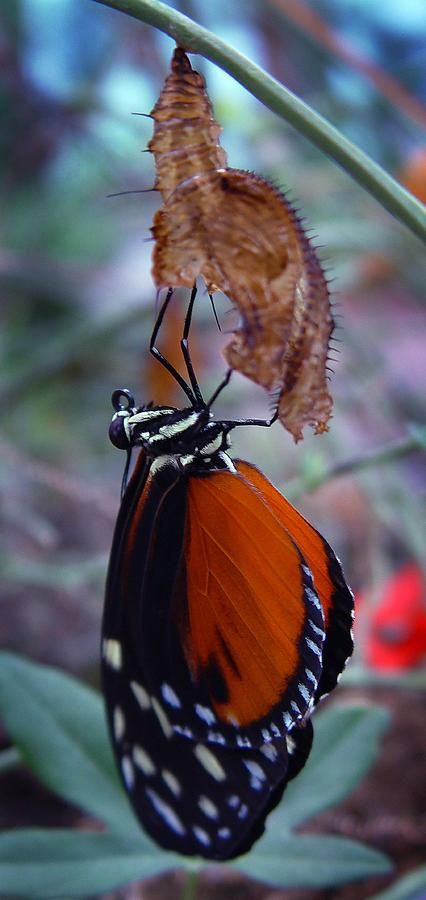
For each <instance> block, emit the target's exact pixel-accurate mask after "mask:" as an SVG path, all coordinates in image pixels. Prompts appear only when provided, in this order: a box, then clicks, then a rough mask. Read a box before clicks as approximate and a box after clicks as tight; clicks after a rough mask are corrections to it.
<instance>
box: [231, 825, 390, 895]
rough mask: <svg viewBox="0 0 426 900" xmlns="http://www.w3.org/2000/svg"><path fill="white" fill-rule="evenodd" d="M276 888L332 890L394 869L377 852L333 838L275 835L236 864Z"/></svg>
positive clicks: (247, 873)
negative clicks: (279, 837) (333, 886)
mask: <svg viewBox="0 0 426 900" xmlns="http://www.w3.org/2000/svg"><path fill="white" fill-rule="evenodd" d="M233 865H235V866H236V868H237V869H239V870H240V871H242V872H244V873H245V874H246V875H250V876H251V877H252V878H257V879H259V881H264V882H266V883H267V884H271V885H274V886H275V887H314V888H320V887H331V886H332V885H335V884H344V883H345V882H348V881H357V880H358V879H361V878H372V877H373V876H376V875H385V874H386V873H387V872H389V871H390V869H391V868H392V865H391V863H390V861H389V859H388V858H387V857H386V856H384V854H383V853H379V852H378V850H372V849H371V848H370V847H366V846H364V844H359V843H358V842H357V841H350V840H347V839H346V838H341V837H334V835H326V836H321V837H320V836H318V837H317V836H314V835H312V836H311V835H289V836H287V837H285V838H283V839H282V840H279V839H278V836H277V835H275V837H274V840H270V841H269V842H268V844H267V845H266V843H265V841H260V842H259V844H258V845H257V846H256V847H255V849H254V850H253V851H252V852H251V854H250V855H248V856H246V857H242V859H241V860H240V861H238V862H237V863H235V864H233Z"/></svg>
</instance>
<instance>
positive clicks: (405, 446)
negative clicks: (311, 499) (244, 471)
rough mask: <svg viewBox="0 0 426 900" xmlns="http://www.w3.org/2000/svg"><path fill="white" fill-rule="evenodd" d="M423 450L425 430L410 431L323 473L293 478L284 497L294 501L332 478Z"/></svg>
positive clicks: (425, 446) (383, 463) (425, 444)
mask: <svg viewBox="0 0 426 900" xmlns="http://www.w3.org/2000/svg"><path fill="white" fill-rule="evenodd" d="M425 449H426V428H415V429H412V433H411V435H410V437H408V438H404V439H403V440H400V441H395V442H393V443H391V444H386V445H385V446H384V447H378V448H377V450H371V451H369V452H367V453H364V454H362V455H360V456H355V457H354V458H353V459H349V460H346V461H345V462H341V463H337V464H336V465H335V466H332V467H331V468H329V469H325V470H324V471H323V472H319V473H314V474H313V475H308V476H304V477H301V478H294V479H293V480H292V481H289V482H288V483H287V484H286V487H285V494H286V497H288V498H289V499H291V500H294V499H296V498H297V497H299V496H300V495H301V494H304V493H306V492H310V491H315V490H317V488H319V487H321V486H322V485H323V484H326V483H327V482H328V481H331V480H332V479H333V478H340V477H341V476H342V475H349V474H352V473H353V472H359V471H361V470H363V469H369V468H372V467H373V466H380V465H387V464H388V463H390V462H394V461H395V460H396V459H400V458H401V457H403V456H407V454H408V453H413V452H414V451H416V450H425Z"/></svg>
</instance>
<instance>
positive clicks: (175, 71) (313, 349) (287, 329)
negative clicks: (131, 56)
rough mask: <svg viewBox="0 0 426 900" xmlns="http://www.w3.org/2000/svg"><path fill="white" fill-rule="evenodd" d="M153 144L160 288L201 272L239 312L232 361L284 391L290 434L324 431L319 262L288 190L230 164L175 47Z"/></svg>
mask: <svg viewBox="0 0 426 900" xmlns="http://www.w3.org/2000/svg"><path fill="white" fill-rule="evenodd" d="M152 116H153V118H154V134H153V137H152V139H151V141H150V143H149V145H148V147H149V149H150V150H151V151H152V152H153V154H154V158H155V165H156V173H157V177H156V183H155V186H156V188H157V189H158V190H159V191H160V193H161V195H162V197H163V205H162V206H161V208H160V209H159V210H158V212H157V213H156V215H155V218H154V224H153V228H152V233H153V236H154V238H155V248H154V256H153V277H154V280H155V283H156V285H157V287H158V288H161V287H185V286H186V287H191V286H192V285H193V283H194V281H195V279H196V278H197V276H199V275H201V276H203V278H204V280H205V282H206V285H207V288H208V291H209V292H210V293H214V292H215V291H219V290H220V291H223V292H224V293H225V294H226V295H227V296H228V297H229V299H230V300H231V301H232V302H233V303H234V304H235V306H236V307H237V309H238V310H239V313H240V319H241V321H240V325H239V327H238V329H237V330H236V331H235V332H234V334H233V337H232V339H231V341H230V342H229V344H228V345H227V347H226V348H225V358H226V360H227V362H228V363H229V365H230V366H231V367H232V368H233V369H235V370H237V371H238V372H241V373H242V374H244V375H246V376H247V377H248V378H251V379H252V380H253V381H254V382H256V383H257V384H260V385H262V386H263V387H264V388H266V389H267V390H268V391H270V392H272V393H273V396H274V398H276V409H277V412H278V417H279V419H280V421H281V422H282V424H283V425H284V427H285V428H286V429H287V430H288V431H289V432H290V433H291V434H292V435H293V437H294V439H295V440H296V441H297V440H300V439H301V438H302V429H303V427H304V426H305V425H308V424H309V425H311V426H312V427H313V428H314V429H315V432H316V433H319V432H322V431H326V430H327V422H328V420H329V418H330V415H331V409H332V402H333V401H332V398H331V396H330V393H329V390H328V384H327V378H326V365H327V357H328V350H329V342H330V337H331V334H332V331H333V325H334V323H333V318H332V315H331V309H330V298H329V292H328V288H327V283H326V280H325V277H324V273H323V271H322V268H321V264H320V262H319V260H318V258H317V255H316V253H315V250H314V248H313V246H312V245H311V243H310V241H309V239H308V237H307V235H306V233H305V232H304V230H303V227H302V224H301V222H300V220H299V218H298V216H297V214H296V212H295V210H294V209H293V208H292V206H291V204H290V203H289V201H288V200H287V199H286V197H285V196H284V194H282V193H281V192H280V191H278V190H277V189H276V188H275V187H273V186H272V185H271V184H269V183H268V182H267V181H265V179H263V178H262V177H260V176H259V175H255V174H253V173H252V172H245V171H242V170H239V169H232V168H229V167H228V166H227V156H226V153H225V151H224V150H223V148H222V147H221V146H220V144H219V134H220V131H221V128H220V126H219V125H218V123H217V122H216V121H215V119H214V117H213V110H212V105H211V103H210V100H209V97H208V95H207V92H206V88H205V84H204V81H203V79H202V77H201V75H199V74H198V72H195V71H194V70H193V69H192V67H191V64H190V62H189V60H188V57H187V55H186V53H185V52H184V50H183V49H182V48H180V47H177V48H176V50H175V52H174V54H173V58H172V66H171V73H170V75H169V76H168V77H167V78H166V81H165V84H164V87H163V90H162V91H161V94H160V96H159V98H158V101H157V103H156V105H155V107H154V109H153V111H152Z"/></svg>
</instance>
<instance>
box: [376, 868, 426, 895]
mask: <svg viewBox="0 0 426 900" xmlns="http://www.w3.org/2000/svg"><path fill="white" fill-rule="evenodd" d="M425 897H426V866H420V868H418V869H414V871H413V872H409V874H408V875H404V877H403V878H400V879H399V881H397V882H396V884H394V885H392V887H390V888H388V889H387V891H381V892H380V894H374V897H372V898H371V900H424V898H425Z"/></svg>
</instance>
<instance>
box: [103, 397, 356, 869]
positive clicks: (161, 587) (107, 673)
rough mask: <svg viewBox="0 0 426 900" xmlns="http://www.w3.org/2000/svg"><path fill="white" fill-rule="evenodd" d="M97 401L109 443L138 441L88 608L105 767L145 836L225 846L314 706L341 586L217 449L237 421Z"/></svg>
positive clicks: (262, 482)
mask: <svg viewBox="0 0 426 900" xmlns="http://www.w3.org/2000/svg"><path fill="white" fill-rule="evenodd" d="M188 396H190V397H191V394H190V392H189V393H188ZM113 404H114V407H115V413H114V416H113V419H112V423H111V427H110V437H111V440H112V442H113V443H114V444H115V445H116V446H117V447H119V448H122V449H127V451H128V452H130V450H131V449H132V448H134V447H138V448H140V452H139V457H138V460H137V463H136V466H135V469H134V472H133V475H132V477H131V479H130V481H129V484H128V486H127V488H126V490H125V492H124V495H123V499H122V504H121V508H120V512H119V516H118V521H117V526H116V530H115V535H114V540H113V546H112V552H111V559H110V566H109V573H108V580H107V589H106V601H105V611H104V620H103V642H102V679H103V689H104V694H105V698H106V705H107V712H108V720H109V727H110V732H111V737H112V742H113V746H114V751H115V755H116V759H117V764H118V767H119V770H120V772H121V776H122V779H123V782H124V784H125V787H126V790H127V792H128V795H129V797H130V800H131V802H132V805H133V808H134V810H135V812H136V814H137V816H138V818H139V820H140V822H141V823H142V825H143V827H144V828H145V829H146V830H147V831H148V832H149V834H150V835H151V836H152V837H153V838H154V840H156V841H157V843H158V844H160V845H161V846H162V847H164V848H166V849H170V850H174V851H177V852H180V853H182V854H187V855H200V856H203V857H205V858H207V859H217V860H224V859H230V858H233V857H235V856H238V855H240V854H241V853H244V852H246V851H247V850H249V849H250V847H251V846H252V844H253V843H254V841H255V840H256V839H257V838H258V837H259V836H260V835H261V833H262V831H263V829H264V823H265V819H266V816H267V815H268V813H269V812H270V810H271V809H272V808H273V807H274V806H275V805H276V804H277V802H278V801H279V799H280V798H281V796H282V793H283V791H284V789H285V787H286V784H287V783H288V781H289V780H290V779H291V778H293V777H295V775H297V774H298V772H299V771H300V769H301V768H302V767H303V765H304V763H305V761H306V759H307V757H308V755H309V752H310V748H311V743H312V725H311V722H310V719H309V716H310V712H311V710H312V707H313V706H314V704H315V703H316V702H317V701H318V700H319V699H320V697H321V696H323V695H324V694H325V693H328V692H329V691H330V690H331V689H332V688H333V687H334V686H335V685H336V683H337V680H338V677H339V675H340V673H341V672H342V670H343V668H344V665H345V662H346V660H347V658H348V656H350V654H351V652H352V637H351V624H352V609H353V600H352V594H351V592H350V590H349V588H348V587H347V585H346V583H345V580H344V577H343V574H342V571H341V568H340V565H339V562H338V560H337V559H336V557H335V555H334V553H333V551H332V550H331V548H330V547H329V545H328V544H327V542H326V541H325V540H324V538H323V537H321V535H320V534H319V533H318V532H317V531H316V530H315V529H314V528H313V527H312V526H311V525H309V523H308V522H306V520H305V519H303V517H302V516H301V515H300V514H299V513H298V512H297V511H296V510H295V509H294V508H293V507H292V506H291V505H290V504H289V503H288V502H287V501H286V500H285V498H284V497H282V495H281V494H280V493H279V492H278V491H277V490H276V489H275V488H274V487H273V486H272V484H271V483H270V482H269V481H268V480H267V479H266V477H265V476H264V475H263V474H262V473H261V472H260V471H259V470H258V469H256V468H255V467H254V466H253V465H251V464H250V463H248V462H245V461H243V460H232V459H231V457H230V456H229V452H228V451H229V444H230V440H229V432H230V431H231V430H232V428H234V427H235V426H236V425H238V424H247V423H245V422H243V423H237V422H220V421H216V420H214V418H213V416H212V413H211V411H210V405H209V404H205V403H204V402H203V401H202V400H200V398H199V397H195V398H194V399H193V400H192V399H191V406H189V407H188V408H185V409H183V410H179V409H176V408H173V407H166V406H158V407H155V406H142V407H137V406H135V403H134V400H133V397H131V395H130V394H129V393H128V392H126V391H116V392H115V394H114V395H113Z"/></svg>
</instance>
